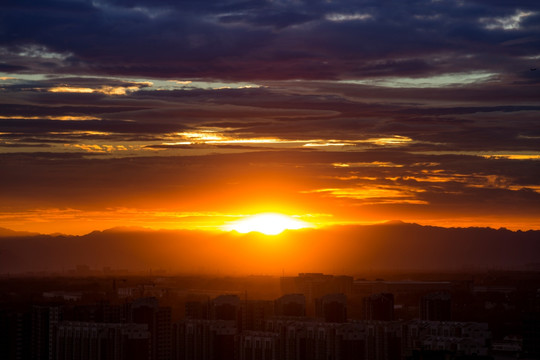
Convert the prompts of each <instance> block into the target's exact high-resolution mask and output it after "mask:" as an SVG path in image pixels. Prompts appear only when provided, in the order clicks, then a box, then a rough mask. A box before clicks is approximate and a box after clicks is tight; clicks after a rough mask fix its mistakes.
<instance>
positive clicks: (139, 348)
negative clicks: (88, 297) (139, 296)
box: [55, 322, 151, 360]
mask: <svg viewBox="0 0 540 360" xmlns="http://www.w3.org/2000/svg"><path fill="white" fill-rule="evenodd" d="M150 344H151V341H150V332H149V331H148V327H147V325H146V324H144V325H143V324H108V323H94V322H60V323H58V325H57V328H56V334H55V349H56V357H55V359H56V360H148V359H149V358H150Z"/></svg>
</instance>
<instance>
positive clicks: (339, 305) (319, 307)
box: [315, 294, 347, 323]
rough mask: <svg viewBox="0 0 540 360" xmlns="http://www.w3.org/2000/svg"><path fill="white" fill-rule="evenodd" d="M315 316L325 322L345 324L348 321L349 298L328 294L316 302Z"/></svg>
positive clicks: (343, 295)
mask: <svg viewBox="0 0 540 360" xmlns="http://www.w3.org/2000/svg"><path fill="white" fill-rule="evenodd" d="M315 303H316V307H315V314H316V316H317V317H318V318H322V319H324V321H325V322H335V323H344V322H346V321H347V296H345V294H328V295H324V296H323V297H321V298H318V299H316V301H315Z"/></svg>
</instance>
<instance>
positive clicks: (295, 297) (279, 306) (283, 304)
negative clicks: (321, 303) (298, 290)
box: [274, 294, 306, 316]
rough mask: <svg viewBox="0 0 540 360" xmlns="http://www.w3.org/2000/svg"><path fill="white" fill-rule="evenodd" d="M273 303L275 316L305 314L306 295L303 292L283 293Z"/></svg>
mask: <svg viewBox="0 0 540 360" xmlns="http://www.w3.org/2000/svg"><path fill="white" fill-rule="evenodd" d="M274 304H275V314H276V316H306V297H305V296H304V295H303V294H287V295H283V296H281V297H280V298H278V299H277V300H275V302H274Z"/></svg>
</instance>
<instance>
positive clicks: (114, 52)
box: [0, 0, 540, 235]
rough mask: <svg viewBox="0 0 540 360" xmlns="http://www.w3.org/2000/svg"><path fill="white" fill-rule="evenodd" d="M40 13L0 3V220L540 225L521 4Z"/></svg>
mask: <svg viewBox="0 0 540 360" xmlns="http://www.w3.org/2000/svg"><path fill="white" fill-rule="evenodd" d="M39 3H40V4H39V5H38V4H37V3H36V4H34V3H32V2H25V3H24V5H18V3H17V4H16V2H14V3H10V2H8V3H6V4H5V5H2V6H1V7H2V10H3V11H2V13H3V14H6V16H5V19H4V20H5V21H4V23H2V29H3V30H2V31H3V34H4V36H3V37H2V38H0V56H1V58H2V61H1V63H0V93H1V94H2V96H1V98H0V165H1V166H0V168H1V176H0V188H1V189H3V190H4V191H2V196H1V197H0V200H1V204H2V206H1V207H0V221H1V222H0V228H7V229H11V230H16V231H36V232H51V233H54V232H69V233H70V234H77V235H82V234H85V233H87V232H91V231H92V230H96V229H100V230H103V229H106V228H108V227H115V226H141V227H146V228H151V229H190V230H191V229H202V230H216V229H221V226H222V225H223V224H229V225H228V226H229V228H230V229H233V227H232V225H230V223H231V221H232V220H231V219H234V220H239V219H240V220H239V222H238V225H237V226H236V228H234V229H235V230H236V231H238V232H241V231H247V232H249V231H259V232H261V233H279V232H281V231H283V229H295V228H298V227H302V226H304V225H305V224H304V225H300V224H299V223H298V222H299V221H301V220H306V221H313V223H315V224H316V226H317V229H319V227H318V226H319V225H321V226H327V225H335V224H365V223H371V224H374V223H384V222H387V221H391V220H402V221H407V222H413V223H418V224H420V225H432V226H458V227H459V226H463V227H470V226H473V225H474V226H496V227H505V228H508V229H512V230H523V231H527V230H530V229H540V223H539V221H538V219H540V206H539V204H540V190H539V189H540V176H538V173H539V166H540V154H539V152H538V149H539V147H538V141H539V139H540V132H539V130H538V118H539V114H540V106H539V105H538V95H537V94H538V86H539V84H540V71H538V70H536V69H537V68H538V66H540V63H539V61H540V57H539V55H538V41H537V40H535V39H538V38H539V30H538V27H537V26H535V25H536V23H538V21H536V20H537V18H538V16H539V15H540V7H539V6H540V5H537V4H536V3H534V2H522V3H519V4H517V3H515V2H512V1H503V2H502V3H500V4H499V3H497V6H492V5H490V4H487V3H486V2H482V1H478V0H472V1H470V2H465V3H464V2H462V1H458V2H444V1H430V0H420V1H419V2H415V3H414V4H404V3H399V4H398V3H392V4H389V3H388V4H387V3H385V2H374V3H373V4H371V3H370V5H369V6H368V5H366V3H364V2H355V1H350V0H335V1H322V2H316V4H308V2H301V1H300V2H298V1H277V2H276V1H262V2H242V1H232V2H225V1H223V2H221V1H220V0H216V2H213V3H212V5H208V4H206V5H205V3H204V2H188V3H185V2H174V3H171V4H169V3H167V4H168V5H167V6H165V5H164V4H163V3H162V2H152V1H148V0H139V1H137V2H136V3H133V4H125V3H124V2H111V1H110V0H102V1H98V2H96V1H93V2H92V1H90V2H84V1H83V2H76V1H75V2H73V1H71V0H68V1H66V2H64V1H62V2H54V1H52V2H51V1H45V2H44V3H42V2H39ZM169 5H170V6H169ZM396 19H398V20H396ZM399 19H402V20H403V21H401V20H399ZM111 24H120V25H118V26H119V28H118V29H121V31H120V30H119V31H116V30H117V29H115V28H114V26H113V25H111ZM111 26H112V27H111ZM21 29H24V31H22V30H21ZM66 29H69V31H66ZM453 29H462V30H460V31H454V30H453ZM43 34H46V36H44V35H43ZM358 39H362V41H359V40H358ZM486 59H493V61H486ZM119 209H130V211H129V212H125V211H119ZM270 212H272V213H276V214H278V213H281V214H325V218H318V219H313V218H308V217H304V216H302V215H299V216H298V217H296V216H288V217H286V219H287V220H285V219H283V218H280V219H276V218H274V219H273V220H272V221H270V220H268V218H266V220H264V219H263V220H261V219H259V217H256V218H254V219H251V220H247V219H244V216H246V215H245V214H259V213H270ZM61 214H63V215H65V214H70V216H63V215H62V216H60V215H61ZM170 214H211V216H207V215H204V216H202V215H201V216H196V217H192V216H188V217H183V216H182V217H175V216H173V215H170ZM284 216H285V215H284ZM269 223H270V224H272V225H268V224H269Z"/></svg>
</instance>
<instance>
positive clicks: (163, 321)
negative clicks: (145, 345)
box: [131, 297, 172, 360]
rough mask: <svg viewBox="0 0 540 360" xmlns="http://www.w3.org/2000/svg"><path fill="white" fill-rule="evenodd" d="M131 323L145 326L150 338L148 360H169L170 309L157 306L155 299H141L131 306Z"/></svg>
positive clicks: (170, 352)
mask: <svg viewBox="0 0 540 360" xmlns="http://www.w3.org/2000/svg"><path fill="white" fill-rule="evenodd" d="M131 321H132V322H134V323H136V324H145V325H147V327H148V331H149V332H150V337H151V346H150V360H169V359H170V358H171V354H172V339H171V333H172V326H171V308H170V307H162V306H159V302H158V300H157V299H156V298H153V297H151V298H141V299H137V300H135V301H133V303H132V304H131Z"/></svg>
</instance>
